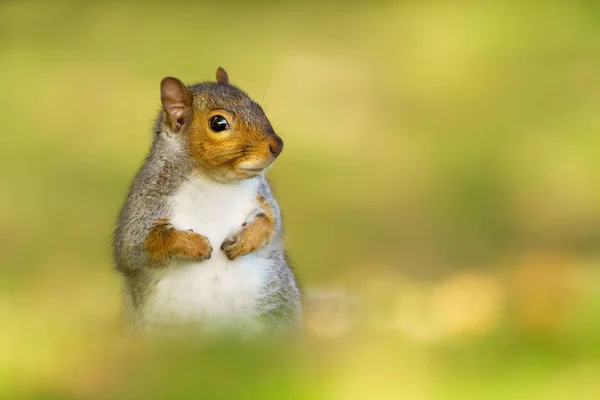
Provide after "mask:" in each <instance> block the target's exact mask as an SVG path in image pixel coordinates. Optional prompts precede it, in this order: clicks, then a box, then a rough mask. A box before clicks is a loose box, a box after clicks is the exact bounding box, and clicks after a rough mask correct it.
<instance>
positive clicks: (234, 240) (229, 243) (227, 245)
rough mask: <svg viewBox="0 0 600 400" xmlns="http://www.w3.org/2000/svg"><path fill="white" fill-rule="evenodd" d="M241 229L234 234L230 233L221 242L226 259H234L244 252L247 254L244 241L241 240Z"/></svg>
mask: <svg viewBox="0 0 600 400" xmlns="http://www.w3.org/2000/svg"><path fill="white" fill-rule="evenodd" d="M241 236H242V231H240V232H238V233H236V234H235V235H231V236H229V237H228V238H226V239H225V240H224V241H223V243H222V244H221V250H222V251H223V253H225V255H226V256H227V258H228V259H230V260H232V261H233V260H235V259H236V258H238V257H240V256H243V255H244V254H248V253H249V252H250V251H248V249H247V248H246V247H247V246H245V245H244V242H243V241H241Z"/></svg>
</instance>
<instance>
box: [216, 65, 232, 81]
mask: <svg viewBox="0 0 600 400" xmlns="http://www.w3.org/2000/svg"><path fill="white" fill-rule="evenodd" d="M217 83H220V84H222V85H229V75H227V71H225V69H224V68H223V67H219V68H217Z"/></svg>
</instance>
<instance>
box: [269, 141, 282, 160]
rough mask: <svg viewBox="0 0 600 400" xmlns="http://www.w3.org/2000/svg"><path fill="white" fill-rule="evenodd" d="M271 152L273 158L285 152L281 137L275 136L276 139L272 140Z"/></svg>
mask: <svg viewBox="0 0 600 400" xmlns="http://www.w3.org/2000/svg"><path fill="white" fill-rule="evenodd" d="M269 150H271V154H272V155H273V157H277V156H278V155H279V154H281V151H282V150H283V140H281V138H280V137H279V136H275V138H274V139H273V140H271V143H270V144H269Z"/></svg>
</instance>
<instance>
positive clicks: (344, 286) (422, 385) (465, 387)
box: [0, 0, 600, 400]
mask: <svg viewBox="0 0 600 400" xmlns="http://www.w3.org/2000/svg"><path fill="white" fill-rule="evenodd" d="M219 65H222V66H224V67H225V68H226V69H227V70H228V72H229V75H230V78H231V80H232V81H233V83H235V84H237V85H239V86H241V87H242V88H244V89H245V90H246V91H248V92H249V93H250V94H251V95H252V96H253V97H254V98H255V99H256V100H258V101H259V102H260V103H261V104H263V106H264V108H265V110H266V112H267V114H268V115H269V117H270V119H271V120H272V122H273V124H274V125H275V126H276V127H277V130H278V131H280V132H281V135H282V137H283V138H284V140H285V142H286V149H285V151H284V153H283V154H282V157H281V158H280V160H278V161H277V163H276V165H275V167H274V169H273V170H272V172H271V177H272V178H273V181H274V185H275V188H276V192H277V194H278V197H279V199H280V202H281V205H282V208H283V210H284V214H285V223H286V227H287V240H288V244H289V250H290V255H291V259H292V260H293V263H294V265H295V268H296V271H297V273H298V275H299V276H300V279H301V281H302V282H303V286H304V287H305V288H306V289H307V290H309V291H310V290H320V291H322V293H324V294H322V296H321V298H322V299H324V300H323V301H322V304H321V303H319V304H318V305H317V306H315V303H314V302H313V303H312V304H311V305H310V306H309V307H307V312H306V316H305V320H306V323H305V325H306V332H305V334H303V335H301V336H300V337H297V338H289V339H285V340H281V341H273V340H265V341H261V340H259V341H258V342H256V343H255V342H253V341H251V342H248V343H243V344H240V343H237V344H236V343H231V342H229V341H225V340H224V341H223V342H220V341H219V342H216V343H215V342H211V343H206V342H200V341H183V342H181V341H168V342H159V343H157V342H150V341H146V340H140V339H135V340H132V339H130V338H127V337H124V336H123V335H121V334H120V333H119V330H118V327H117V325H118V319H119V304H120V297H119V293H120V281H119V279H118V276H117V275H116V274H115V273H113V272H112V270H111V260H110V237H111V232H112V229H113V227H114V221H115V217H116V214H117V212H118V210H119V207H120V205H121V203H122V201H123V200H124V196H125V194H126V191H127V187H128V184H129V181H130V180H131V178H132V176H133V174H134V173H135V171H136V169H137V168H138V166H139V165H140V163H141V161H142V159H143V157H144V155H145V153H146V151H147V148H148V144H149V141H150V137H151V135H150V126H151V120H152V118H153V117H154V116H155V114H156V110H157V107H158V105H159V95H158V83H159V81H160V79H161V78H162V77H163V76H166V75H174V76H177V77H179V78H181V79H182V80H184V81H186V82H189V83H192V82H194V81H199V80H208V79H213V76H214V71H215V69H216V67H217V66H219ZM0 70H1V72H2V73H1V74H0V88H1V95H0V116H1V117H2V118H1V124H2V128H3V129H2V130H3V133H2V135H1V143H2V145H1V146H0V171H1V179H0V192H1V196H0V243H1V246H2V248H1V251H0V259H1V267H2V269H1V272H2V279H0V398H47V399H62V398H78V399H95V398H97V399H106V398H142V399H153V398H156V399H171V398H173V399H175V398H177V399H183V398H189V399H196V398H206V399H215V398H228V399H232V398H243V399H270V398H273V399H282V398H285V399H343V400H347V399H384V398H385V399H387V398H389V399H398V398H404V399H521V398H522V399H545V400H546V399H567V398H568V399H571V398H577V399H598V398H600V381H599V380H598V376H600V269H599V268H598V266H599V265H598V264H599V261H600V257H599V256H600V248H599V241H600V185H599V177H600V157H598V154H599V151H600V74H599V72H598V71H600V7H599V6H598V3H596V2H593V1H587V2H585V1H581V2H575V1H572V2H568V1H536V2H518V1H506V2H495V1H492V2H476V1H465V2H445V1H427V2H422V1H416V0H415V1H401V2H394V1H388V2H383V1H381V2H378V1H374V2H347V3H339V4H338V3H333V2H329V1H324V2H316V1H315V2H313V1H308V2H302V1H297V2H268V1H259V2H239V3H235V2H219V3H214V4H202V3H200V2H191V1H190V2H187V3H183V2H177V1H160V2H159V1H151V2H141V1H140V2H133V1H125V2H81V1H80V2H68V1H57V2H42V1H39V2H29V1H4V2H2V3H0ZM340 293H341V294H340ZM328 296H333V298H334V300H331V299H328Z"/></svg>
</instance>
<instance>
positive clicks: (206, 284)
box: [114, 67, 301, 331]
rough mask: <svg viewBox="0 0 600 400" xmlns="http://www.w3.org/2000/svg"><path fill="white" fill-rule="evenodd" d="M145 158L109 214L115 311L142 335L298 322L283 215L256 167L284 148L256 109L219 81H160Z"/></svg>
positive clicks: (220, 77)
mask: <svg viewBox="0 0 600 400" xmlns="http://www.w3.org/2000/svg"><path fill="white" fill-rule="evenodd" d="M160 90H161V102H162V109H161V111H160V113H159V115H158V118H157V119H156V123H155V125H154V138H153V142H152V146H151V149H150V153H149V155H148V156H147V158H146V161H145V163H144V165H143V166H142V167H141V169H140V171H139V172H138V173H137V175H136V177H135V179H134V180H133V183H132V184H131V188H130V190H129V195H128V197H127V200H126V202H125V204H124V206H123V208H122V210H121V213H120V215H119V218H118V224H117V229H116V231H115V235H114V261H115V266H116V269H117V270H118V271H119V272H120V273H121V274H122V275H123V278H124V291H125V317H126V321H127V322H128V324H129V326H130V327H132V328H134V329H140V330H145V331H152V330H153V329H156V328H159V329H162V328H168V327H170V326H181V325H189V324H193V325H195V324H198V325H199V326H228V325H229V324H230V323H232V324H237V325H236V326H239V324H241V326H242V327H243V329H245V330H246V329H248V327H250V328H251V329H254V328H256V329H260V330H264V329H266V330H280V329H282V328H289V327H293V326H296V325H298V324H299V320H300V308H301V306H300V291H299V289H298V286H297V283H296V278H295V276H294V274H293V273H292V270H291V269H290V267H289V266H288V262H287V258H286V254H285V250H284V246H283V238H282V226H281V215H280V211H279V206H278V204H277V202H276V200H275V199H274V197H273V194H272V192H271V189H270V187H269V184H268V182H267V180H266V179H265V177H264V173H263V172H264V170H265V168H267V167H268V166H270V165H271V164H272V163H273V161H274V160H275V159H276V158H277V156H279V154H280V153H281V151H282V150H283V141H282V140H281V138H280V137H279V136H278V135H277V134H276V133H275V131H274V130H273V128H272V126H271V123H270V122H269V120H268V119H267V117H266V115H265V113H264V112H263V110H262V108H261V107H260V106H259V105H258V104H257V103H255V102H254V101H252V100H251V99H250V97H248V95H247V94H246V93H244V92H243V91H242V90H240V89H238V88H237V87H235V86H233V85H231V84H230V83H229V77H228V75H227V73H226V72H225V70H224V69H223V68H221V67H219V69H218V70H217V82H203V83H198V84H195V85H191V86H186V85H184V84H183V83H182V82H181V81H180V80H178V79H176V78H172V77H167V78H164V79H163V80H162V81H161V85H160Z"/></svg>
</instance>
